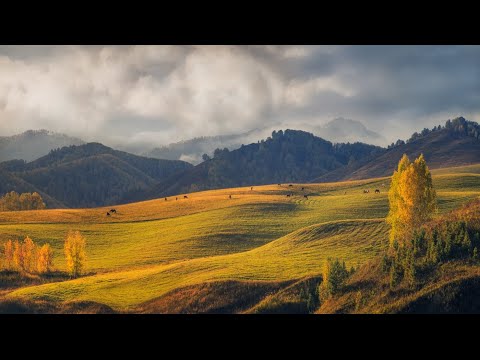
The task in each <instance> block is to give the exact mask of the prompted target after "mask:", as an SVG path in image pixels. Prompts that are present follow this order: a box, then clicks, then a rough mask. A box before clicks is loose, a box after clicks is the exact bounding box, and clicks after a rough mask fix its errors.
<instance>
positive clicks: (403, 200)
mask: <svg viewBox="0 0 480 360" xmlns="http://www.w3.org/2000/svg"><path fill="white" fill-rule="evenodd" d="M388 200H389V203H390V211H389V213H388V216H387V222H388V223H389V224H390V226H391V230H390V245H391V246H395V244H398V246H405V245H408V244H409V243H410V240H411V239H412V237H413V233H414V231H415V229H417V228H419V227H420V225H422V224H423V223H425V222H426V221H428V220H430V219H431V218H432V216H433V214H434V213H435V211H436V209H437V205H436V192H435V189H434V188H433V182H432V175H431V173H430V170H429V169H428V166H427V163H426V162H425V158H424V157H423V154H422V155H420V156H419V157H418V158H417V159H416V160H415V161H414V162H410V159H409V158H408V156H407V155H403V157H402V159H401V160H400V162H399V163H398V167H397V170H395V171H394V173H393V176H392V182H391V185H390V190H389V192H388Z"/></svg>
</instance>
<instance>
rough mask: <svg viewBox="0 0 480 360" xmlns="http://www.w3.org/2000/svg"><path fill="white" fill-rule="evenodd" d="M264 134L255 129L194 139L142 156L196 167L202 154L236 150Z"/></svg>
mask: <svg viewBox="0 0 480 360" xmlns="http://www.w3.org/2000/svg"><path fill="white" fill-rule="evenodd" d="M264 133H265V131H264V130H258V129H255V130H251V131H248V132H246V133H241V134H231V135H218V136H202V137H196V138H193V139H189V140H183V141H179V142H176V143H172V144H169V145H166V146H161V147H157V148H154V149H152V150H150V151H148V152H146V153H144V154H143V155H144V156H147V157H152V158H156V159H168V160H184V161H187V162H189V163H191V164H194V165H197V164H199V163H201V162H202V161H203V159H202V155H203V154H207V155H208V156H210V157H211V156H213V152H214V150H215V149H217V148H219V149H224V148H228V149H230V150H234V149H238V148H239V147H240V146H241V145H242V144H249V143H251V142H252V141H256V140H257V139H258V138H260V137H263V134H264Z"/></svg>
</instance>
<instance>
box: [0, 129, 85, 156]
mask: <svg viewBox="0 0 480 360" xmlns="http://www.w3.org/2000/svg"><path fill="white" fill-rule="evenodd" d="M83 144H85V142H84V141H82V140H80V139H78V138H76V137H71V136H67V135H65V134H59V133H56V132H53V131H47V130H28V131H25V132H24V133H22V134H18V135H13V136H1V137H0V162H1V161H7V160H13V159H22V160H25V161H33V160H35V159H38V158H39V157H41V156H43V155H46V154H48V152H49V151H50V150H53V149H57V148H61V147H64V146H70V145H83Z"/></svg>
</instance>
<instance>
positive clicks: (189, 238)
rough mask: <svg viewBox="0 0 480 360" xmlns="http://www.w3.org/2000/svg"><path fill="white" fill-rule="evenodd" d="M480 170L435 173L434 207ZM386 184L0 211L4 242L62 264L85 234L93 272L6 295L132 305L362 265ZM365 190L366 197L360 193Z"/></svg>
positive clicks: (449, 201)
mask: <svg viewBox="0 0 480 360" xmlns="http://www.w3.org/2000/svg"><path fill="white" fill-rule="evenodd" d="M479 174H480V166H473V167H462V168H452V169H449V170H445V169H444V170H441V171H439V170H437V171H435V172H434V178H433V181H434V185H435V187H436V189H437V193H438V203H439V210H440V213H444V212H446V211H449V210H452V209H454V208H456V207H458V206H459V205H461V204H462V203H465V202H466V201H468V200H470V199H473V198H476V197H478V196H479V195H480V175H479ZM389 181H390V180H389V178H381V179H371V180H362V181H351V182H341V183H329V184H293V186H292V187H289V186H288V184H282V186H278V185H276V184H275V185H268V186H255V187H254V188H253V190H250V187H245V188H235V189H223V190H213V191H205V192H199V193H192V194H188V199H184V198H183V194H182V195H179V196H178V200H175V196H174V197H169V198H168V200H167V201H165V200H164V199H158V200H152V201H146V202H140V203H135V204H128V205H119V206H114V208H116V209H117V214H113V215H112V216H111V217H107V216H106V211H107V210H109V209H110V208H111V207H108V208H96V209H71V210H45V211H24V212H8V213H7V212H4V213H0V243H2V242H3V241H5V240H6V239H8V238H12V239H15V238H18V239H23V238H24V237H25V236H26V235H29V236H30V237H32V238H33V239H34V240H35V242H37V243H39V244H42V243H45V242H48V243H50V244H51V245H52V247H53V249H54V254H55V262H56V266H57V267H58V268H59V269H60V270H62V269H64V265H65V264H64V261H63V251H62V247H63V237H64V235H65V234H66V232H67V231H68V230H69V229H73V230H77V229H78V230H80V231H81V232H82V233H83V234H84V235H85V236H86V238H87V254H88V271H92V272H95V273H97V274H96V275H93V276H88V277H85V278H81V279H77V280H72V281H66V282H62V283H55V284H48V285H43V286H34V287H30V288H24V289H21V290H18V291H16V292H13V293H11V294H10V296H22V297H27V298H48V299H51V300H62V301H63V300H93V301H98V302H102V303H105V304H108V305H111V306H114V307H116V308H119V309H131V308H133V307H134V306H136V305H137V304H139V303H141V302H144V301H147V300H150V299H152V298H155V297H158V296H160V295H162V294H165V293H166V292H168V291H170V290H173V289H176V288H179V287H183V286H186V285H192V284H198V283H202V282H206V281H215V280H227V279H236V280H259V281H262V280H269V281H271V280H275V281H278V280H288V279H296V278H299V277H302V276H306V275H312V274H318V273H319V272H320V271H321V267H322V265H323V262H324V260H325V259H326V258H327V257H329V256H331V257H339V258H341V259H344V260H346V261H347V263H348V264H349V265H356V264H357V263H363V262H364V261H366V260H368V259H370V258H372V257H374V256H375V255H376V254H378V252H379V251H380V250H381V249H382V246H385V243H386V238H387V232H388V228H387V226H386V224H385V222H384V220H383V219H384V218H385V216H386V214H387V212H388V198H387V191H388V186H389ZM302 187H304V190H302ZM364 189H369V190H370V193H369V194H363V190H364ZM375 189H379V190H380V194H375V193H374V190H375ZM290 193H291V194H292V196H291V197H287V196H286V195H287V194H290ZM304 194H306V195H308V199H307V198H305V197H304ZM229 195H232V199H229Z"/></svg>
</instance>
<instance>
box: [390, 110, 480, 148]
mask: <svg viewBox="0 0 480 360" xmlns="http://www.w3.org/2000/svg"><path fill="white" fill-rule="evenodd" d="M445 129H446V130H448V131H450V132H451V133H452V134H457V135H460V136H470V137H473V138H475V139H478V140H480V125H479V124H478V123H476V122H475V121H469V120H465V118H463V117H461V116H460V117H458V118H455V119H453V120H450V119H449V120H447V121H446V122H445V125H444V126H442V125H438V126H434V127H433V128H432V129H428V128H424V129H423V130H422V131H420V132H414V133H413V134H412V136H410V138H409V139H407V141H406V143H407V144H408V143H411V142H414V141H416V140H418V139H421V138H423V137H425V136H427V135H429V134H430V133H432V132H436V131H440V130H445ZM400 145H405V141H403V140H400V139H399V140H397V141H396V142H395V143H391V144H390V145H388V147H387V149H393V148H395V147H397V146H400Z"/></svg>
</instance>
